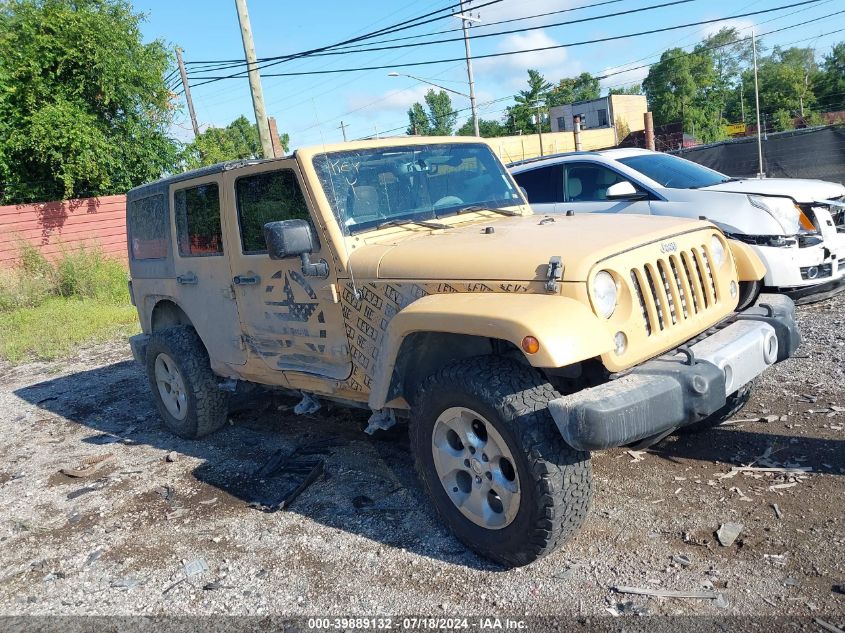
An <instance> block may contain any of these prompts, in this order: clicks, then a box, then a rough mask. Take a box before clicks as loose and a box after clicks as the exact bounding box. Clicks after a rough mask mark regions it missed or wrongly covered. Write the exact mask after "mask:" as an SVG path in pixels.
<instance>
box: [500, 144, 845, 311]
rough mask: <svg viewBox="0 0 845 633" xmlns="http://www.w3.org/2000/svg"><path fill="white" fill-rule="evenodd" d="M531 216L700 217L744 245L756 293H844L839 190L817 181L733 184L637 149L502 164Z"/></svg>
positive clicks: (844, 208) (844, 202) (843, 215)
mask: <svg viewBox="0 0 845 633" xmlns="http://www.w3.org/2000/svg"><path fill="white" fill-rule="evenodd" d="M509 167H510V170H511V173H512V174H513V176H514V178H515V179H516V181H517V183H518V184H519V185H520V186H521V187H522V188H523V189H524V191H525V192H526V194H527V196H528V200H529V202H530V203H531V206H532V208H533V209H534V211H535V212H537V213H566V212H574V213H638V214H648V215H668V216H680V217H689V218H706V219H707V220H709V221H711V222H713V223H714V224H716V225H717V226H719V228H721V229H722V230H723V231H724V232H725V233H726V234H727V235H728V236H729V237H731V238H734V239H737V240H741V241H743V242H746V243H748V244H751V245H753V247H754V249H755V250H756V251H757V253H758V254H759V255H760V257H761V259H762V260H763V262H764V263H765V265H766V268H767V269H768V272H767V273H766V277H765V279H764V285H765V286H766V287H767V289H769V290H774V291H777V292H783V293H785V294H787V295H789V296H791V297H792V298H793V299H795V300H796V302H797V303H804V302H810V301H817V300H820V299H823V298H826V297H829V296H831V295H833V294H835V293H836V292H839V291H841V290H842V289H843V288H845V187H843V186H842V185H841V184H837V183H832V182H825V181H822V180H801V179H792V178H764V179H756V178H749V179H736V178H731V177H729V176H726V175H724V174H720V173H719V172H717V171H714V170H712V169H709V168H707V167H703V166H701V165H698V164H697V163H693V162H691V161H688V160H685V159H683V158H679V157H677V156H673V155H671V154H662V153H659V152H651V151H648V150H642V149H610V150H601V151H596V152H574V153H568V154H558V155H555V156H549V157H546V158H540V159H532V160H527V161H521V162H518V163H513V164H512V165H509Z"/></svg>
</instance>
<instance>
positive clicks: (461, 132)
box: [457, 117, 509, 138]
mask: <svg viewBox="0 0 845 633" xmlns="http://www.w3.org/2000/svg"><path fill="white" fill-rule="evenodd" d="M478 131H479V133H480V134H481V136H482V138H493V137H495V136H507V135H508V134H509V132H508V129H507V127H505V126H504V125H502V124H501V123H500V122H499V121H488V120H486V119H479V120H478ZM457 135H458V136H475V126H474V125H473V124H472V117H470V118H469V119H467V121H466V123H464V124H463V125H462V126H461V127H460V128H458V131H457Z"/></svg>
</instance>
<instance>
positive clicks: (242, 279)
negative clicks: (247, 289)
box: [232, 275, 261, 286]
mask: <svg viewBox="0 0 845 633" xmlns="http://www.w3.org/2000/svg"><path fill="white" fill-rule="evenodd" d="M232 282H233V283H234V284H235V285H236V286H255V285H258V284H260V283H261V277H259V276H258V275H235V277H234V278H233V279H232Z"/></svg>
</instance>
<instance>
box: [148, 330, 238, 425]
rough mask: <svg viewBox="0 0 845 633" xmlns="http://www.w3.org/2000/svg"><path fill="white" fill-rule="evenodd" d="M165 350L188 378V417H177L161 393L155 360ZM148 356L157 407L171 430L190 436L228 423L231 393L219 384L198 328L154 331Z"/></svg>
mask: <svg viewBox="0 0 845 633" xmlns="http://www.w3.org/2000/svg"><path fill="white" fill-rule="evenodd" d="M161 353H165V354H167V355H168V356H170V358H172V359H173V361H174V362H175V363H176V366H177V367H178V369H179V372H180V373H181V375H182V378H183V380H184V382H185V387H186V390H187V403H188V413H187V415H186V417H185V419H184V420H177V419H176V418H175V417H173V416H172V415H171V414H170V412H169V411H168V410H167V407H166V406H165V405H164V403H163V402H162V400H161V396H160V395H159V390H158V385H157V384H156V378H155V361H156V358H157V357H158V356H159V354H161ZM145 360H146V370H147V379H148V380H149V382H150V389H151V390H152V392H153V398H154V400H155V402H156V407H158V411H159V413H160V414H161V417H162V420H164V424H165V426H166V427H167V428H168V429H169V430H170V431H171V432H173V433H174V434H176V435H178V436H179V437H184V438H186V439H197V438H200V437H203V436H204V435H208V434H210V433H214V431H217V430H219V429H221V428H222V427H223V426H224V425H225V424H226V419H227V414H228V402H227V400H228V399H227V394H226V392H225V391H223V390H221V389H219V388H218V386H217V378H216V377H215V375H214V373H213V372H212V371H211V364H210V362H209V359H208V352H207V351H206V349H205V345H203V343H202V341H201V340H200V337H199V335H197V332H196V330H194V328H192V327H190V326H187V325H177V326H174V327H170V328H167V329H164V330H161V331H160V332H156V333H154V334H152V335H151V336H150V341H149V343H148V345H147V356H146V359H145Z"/></svg>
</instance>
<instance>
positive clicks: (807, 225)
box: [795, 205, 816, 231]
mask: <svg viewBox="0 0 845 633" xmlns="http://www.w3.org/2000/svg"><path fill="white" fill-rule="evenodd" d="M795 208H796V209H798V223H799V224H800V225H801V228H802V229H804V230H805V231H815V230H816V225H815V224H813V221H812V220H811V219H810V218H808V217H807V214H806V213H804V212H803V211H802V210H801V207H799V206H798V205H795Z"/></svg>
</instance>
